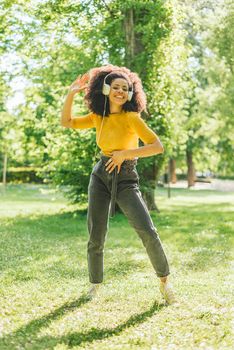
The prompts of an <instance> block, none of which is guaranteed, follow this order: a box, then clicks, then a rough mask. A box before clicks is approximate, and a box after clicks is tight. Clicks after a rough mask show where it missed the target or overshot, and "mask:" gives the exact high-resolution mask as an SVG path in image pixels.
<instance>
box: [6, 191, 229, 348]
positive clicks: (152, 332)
mask: <svg viewBox="0 0 234 350" xmlns="http://www.w3.org/2000/svg"><path fill="white" fill-rule="evenodd" d="M155 195H156V201H157V205H158V207H159V208H160V213H156V212H151V215H152V219H153V221H154V223H155V226H156V227H157V229H158V232H159V234H160V237H161V240H162V242H163V246H164V249H165V251H166V253H167V256H168V260H169V263H170V269H171V275H170V280H171V282H172V283H173V285H174V287H175V290H176V293H177V297H178V300H179V301H180V302H179V304H178V305H174V306H166V305H165V304H164V302H163V300H162V298H161V295H160V292H159V289H158V285H159V283H158V279H157V278H156V276H155V273H154V270H153V268H152V266H151V263H150V261H149V259H148V256H147V255H146V252H145V249H144V247H143V245H142V242H141V241H140V239H139V238H138V236H137V234H136V233H135V231H134V230H133V229H132V228H131V227H130V226H129V224H128V222H127V219H126V218H125V217H124V215H123V214H121V213H117V215H116V216H115V217H114V218H111V219H110V226H109V232H108V235H107V240H106V245H105V274H104V278H105V281H104V283H103V285H102V288H101V291H100V295H99V297H98V298H97V299H96V300H92V301H88V300H87V299H86V298H85V293H86V291H87V289H88V287H89V283H88V274H87V260H86V245H87V238H88V233H87V228H86V208H85V207H82V208H80V207H78V206H77V205H69V204H68V203H67V200H66V199H65V198H64V196H63V194H62V193H59V192H58V191H56V189H55V188H53V187H51V186H47V185H27V184H24V185H8V187H7V190H6V191H5V193H4V192H3V189H2V188H1V187H0V233H1V243H0V261H1V275H0V278H1V280H0V286H1V287H0V314H1V317H0V334H1V338H0V349H1V350H5V349H6V350H11V349H12V350H13V349H15V350H21V349H22V350H24V349H31V350H37V349H43V350H45V349H56V350H65V349H89V350H92V349H95V350H96V349H98V350H99V349H100V350H110V349H121V350H122V349H124V350H125V349H134V350H135V349H151V350H156V349H157V350H158V349H160V350H161V349H162V350H163V349H165V350H166V349H186V350H187V349H232V348H233V343H234V339H233V330H232V328H231V324H232V322H233V292H232V287H233V282H234V277H233V249H232V248H233V237H234V235H233V231H234V222H233V209H234V204H233V203H234V192H232V193H231V192H229V193H228V192H217V191H212V190H196V191H194V190H187V189H173V190H172V198H170V199H168V198H167V193H166V189H163V188H159V189H157V190H156V192H155Z"/></svg>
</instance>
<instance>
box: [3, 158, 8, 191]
mask: <svg viewBox="0 0 234 350" xmlns="http://www.w3.org/2000/svg"><path fill="white" fill-rule="evenodd" d="M6 172H7V154H6V153H4V156H3V174H2V175H3V176H2V183H3V187H5V186H6Z"/></svg>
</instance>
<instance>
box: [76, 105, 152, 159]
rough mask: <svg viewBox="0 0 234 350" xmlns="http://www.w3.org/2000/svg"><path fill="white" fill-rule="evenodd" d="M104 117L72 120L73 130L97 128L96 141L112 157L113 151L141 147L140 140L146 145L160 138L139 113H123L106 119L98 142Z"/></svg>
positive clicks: (114, 114) (104, 152)
mask: <svg viewBox="0 0 234 350" xmlns="http://www.w3.org/2000/svg"><path fill="white" fill-rule="evenodd" d="M101 123H102V116H100V115H98V114H95V113H92V112H91V113H89V114H87V115H85V116H83V117H75V118H72V128H74V129H88V128H96V141H97V145H98V146H99V147H100V149H101V151H102V153H103V154H104V155H106V156H110V153H112V152H113V151H120V150H127V149H134V148H138V147H139V138H140V139H141V140H142V141H143V142H144V144H150V143H153V142H154V141H156V140H157V139H158V136H157V135H156V134H155V133H154V132H153V130H151V129H150V128H149V127H148V125H147V124H146V123H145V121H144V120H143V119H142V118H141V116H140V113H137V112H124V111H123V112H121V113H113V114H109V116H108V117H104V122H103V125H102V131H101V136H100V139H99V142H98V138H99V134H100V128H101Z"/></svg>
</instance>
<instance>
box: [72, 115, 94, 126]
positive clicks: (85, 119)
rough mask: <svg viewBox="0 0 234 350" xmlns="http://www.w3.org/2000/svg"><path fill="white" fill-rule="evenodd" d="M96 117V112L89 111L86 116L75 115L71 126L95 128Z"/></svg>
mask: <svg viewBox="0 0 234 350" xmlns="http://www.w3.org/2000/svg"><path fill="white" fill-rule="evenodd" d="M94 118H95V115H94V113H92V112H91V113H89V114H87V115H85V116H82V117H75V118H72V124H71V127H72V128H73V129H89V128H94V127H95V125H94Z"/></svg>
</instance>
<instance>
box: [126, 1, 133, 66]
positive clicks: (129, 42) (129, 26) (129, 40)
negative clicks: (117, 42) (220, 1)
mask: <svg viewBox="0 0 234 350" xmlns="http://www.w3.org/2000/svg"><path fill="white" fill-rule="evenodd" d="M124 31H125V39H126V47H125V64H126V66H128V67H131V66H132V63H133V60H134V54H135V35H134V14H133V9H132V8H131V9H128V10H126V11H125V17H124Z"/></svg>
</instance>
